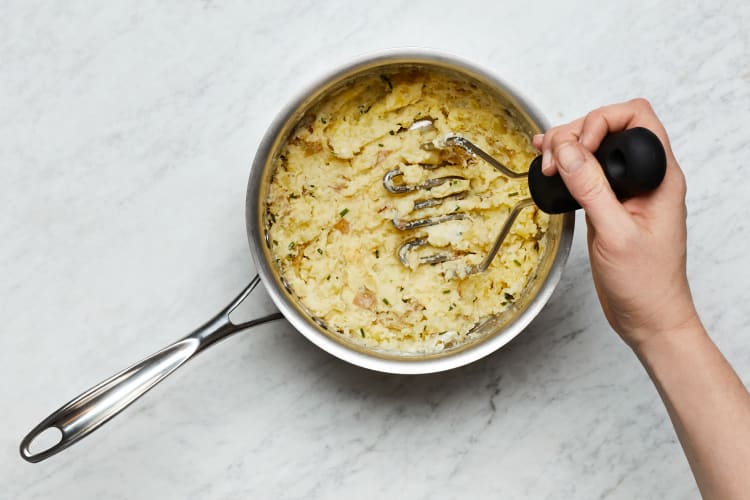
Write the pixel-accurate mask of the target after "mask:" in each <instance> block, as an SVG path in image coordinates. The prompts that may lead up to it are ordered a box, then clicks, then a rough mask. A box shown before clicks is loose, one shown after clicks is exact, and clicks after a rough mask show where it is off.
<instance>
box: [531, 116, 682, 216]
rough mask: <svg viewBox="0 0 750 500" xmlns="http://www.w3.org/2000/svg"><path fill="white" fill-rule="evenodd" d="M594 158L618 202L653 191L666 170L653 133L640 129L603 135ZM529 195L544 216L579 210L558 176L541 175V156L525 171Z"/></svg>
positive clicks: (660, 145)
mask: <svg viewBox="0 0 750 500" xmlns="http://www.w3.org/2000/svg"><path fill="white" fill-rule="evenodd" d="M594 156H595V157H596V159H597V160H599V163H600V164H601V165H602V168H603V169H604V175H606V177H607V180H608V181H609V184H610V186H612V191H614V193H615V195H616V196H617V198H618V199H620V200H625V199H627V198H632V197H634V196H638V195H640V194H643V193H646V192H648V191H652V190H654V189H656V188H657V187H658V186H659V184H661V181H662V179H664V174H665V172H666V170H667V156H666V154H665V152H664V146H662V144H661V141H660V140H659V138H658V137H656V135H655V134H654V133H653V132H651V131H650V130H648V129H646V128H643V127H636V128H631V129H628V130H623V131H622V132H615V133H613V134H609V135H607V136H606V137H605V138H604V140H603V141H602V143H601V145H600V146H599V149H597V150H596V152H595V153H594ZM529 191H530V192H531V197H532V198H533V200H534V203H536V205H537V206H538V207H539V208H540V209H542V211H544V212H547V213H548V214H561V213H564V212H572V211H574V210H578V209H579V208H581V205H579V204H578V202H577V201H576V200H575V199H574V198H573V196H572V195H571V194H570V192H569V191H568V188H567V187H565V184H564V183H563V180H562V178H561V177H560V174H555V175H553V176H549V177H548V176H546V175H544V174H542V157H541V156H537V157H536V158H534V161H532V162H531V166H530V167H529Z"/></svg>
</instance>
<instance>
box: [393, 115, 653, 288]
mask: <svg viewBox="0 0 750 500" xmlns="http://www.w3.org/2000/svg"><path fill="white" fill-rule="evenodd" d="M430 126H432V123H431V122H430V121H429V120H421V121H418V122H415V123H414V124H413V125H412V126H411V127H410V128H409V129H410V130H415V129H423V128H427V127H430ZM422 148H423V149H426V150H433V149H444V148H460V149H462V150H464V151H465V152H466V153H468V154H469V155H470V156H471V157H473V158H480V159H482V160H484V161H485V162H487V163H488V164H490V165H491V166H492V167H494V168H495V169H496V170H498V171H499V172H500V173H501V174H503V175H504V176H505V177H507V178H509V179H511V180H514V181H522V180H524V179H526V181H527V182H528V185H529V192H530V193H531V197H530V198H525V199H521V200H519V201H518V202H517V203H516V204H515V205H514V206H513V208H512V209H511V211H510V214H509V215H508V217H507V218H506V219H505V221H504V222H503V225H502V227H501V228H500V231H499V233H498V236H497V238H495V242H494V243H493V245H492V247H491V248H490V251H489V252H488V253H487V255H486V256H485V257H484V259H482V261H481V263H479V264H476V265H468V266H466V267H465V269H464V270H463V271H462V272H461V273H460V274H461V275H462V276H465V275H469V274H474V273H481V272H484V271H486V270H487V268H488V267H489V265H490V264H491V263H492V260H493V259H494V258H495V256H496V255H497V253H498V251H499V250H500V247H501V246H502V244H503V241H504V240H505V238H506V237H507V236H508V233H509V232H510V230H511V228H512V227H513V223H514V222H515V220H516V218H517V217H518V214H519V213H520V212H521V211H522V210H523V209H524V208H526V207H529V206H532V205H534V204H536V206H538V207H539V208H540V209H541V210H542V211H544V212H546V213H548V214H561V213H565V212H571V211H575V210H577V209H579V208H581V206H580V205H579V204H578V202H576V201H575V199H574V198H573V196H572V195H571V194H570V192H569V191H568V189H567V188H566V187H565V184H564V183H563V181H562V178H561V177H560V175H559V174H555V175H553V176H546V175H544V174H542V157H541V156H537V157H536V158H535V159H534V160H533V161H532V162H531V165H530V166H529V170H528V172H524V173H518V172H514V171H513V170H511V169H509V168H508V167H506V166H505V165H503V164H502V163H500V162H499V161H497V160H496V159H495V158H493V157H492V156H491V155H489V154H488V153H487V152H485V151H483V150H482V149H481V148H479V147H478V146H477V145H476V144H474V143H472V142H471V141H469V140H468V139H467V138H465V137H463V136H460V135H457V134H450V135H448V136H446V137H443V138H441V139H437V140H435V141H431V142H427V143H424V144H422ZM594 156H595V157H596V159H597V160H598V161H599V163H600V164H601V166H602V168H603V170H604V174H605V176H606V177H607V180H608V181H609V183H610V186H612V190H613V191H614V193H615V195H616V196H617V197H618V199H620V200H624V199H627V198H632V197H633V196H637V195H639V194H643V193H646V192H648V191H651V190H653V189H656V187H657V186H659V184H660V183H661V181H662V179H664V174H665V173H666V165H667V160H666V154H665V152H664V147H663V146H662V144H661V141H660V140H659V138H658V137H657V136H656V135H655V134H654V133H653V132H651V131H650V130H648V129H645V128H643V127H636V128H632V129H628V130H624V131H622V132H615V133H612V134H609V135H607V136H606V137H605V138H604V140H603V141H602V143H601V145H600V146H599V149H597V151H596V152H595V153H594ZM425 168H427V167H425ZM429 168H431V169H432V168H435V167H429ZM401 175H402V173H401V171H400V170H399V169H394V170H390V171H389V172H387V173H386V174H385V176H384V177H383V186H384V187H385V189H386V190H387V191H388V192H389V193H392V194H396V195H399V194H405V193H410V192H414V191H427V192H429V191H430V190H431V189H433V188H434V187H437V186H440V185H442V184H445V183H446V182H451V181H456V180H467V179H466V178H465V177H462V176H456V175H450V176H444V177H437V178H432V179H428V180H427V181H425V182H423V183H421V184H418V185H406V184H400V183H397V182H396V181H395V180H396V179H397V178H399V177H400V176H401ZM468 193H469V192H468V191H461V192H459V193H454V194H451V195H449V196H445V197H440V198H437V197H433V198H427V199H424V200H418V201H416V202H415V203H414V209H415V210H419V209H422V208H427V207H434V206H438V205H441V204H442V203H444V202H445V201H446V200H448V199H461V198H464V197H466V196H467V195H468ZM469 218H470V217H469V215H468V214H466V213H463V212H459V211H455V212H452V213H449V214H445V215H439V216H433V217H426V218H421V219H412V220H403V219H401V218H394V219H393V221H392V222H393V226H394V227H395V228H396V229H398V230H400V231H412V230H415V229H418V228H423V227H427V226H433V225H436V224H442V223H444V222H448V221H452V220H464V219H469ZM425 245H428V240H427V238H426V237H415V238H411V239H409V240H407V241H405V242H404V243H403V244H402V245H401V246H400V247H399V249H398V257H399V260H400V261H401V263H402V264H403V265H404V266H407V267H411V266H410V262H409V253H410V252H412V251H414V250H416V249H417V248H419V247H422V246H425ZM460 256H461V254H459V253H457V252H439V253H435V254H432V255H427V256H422V257H420V258H419V259H418V264H438V263H441V262H446V261H449V260H455V259H457V258H459V257H460Z"/></svg>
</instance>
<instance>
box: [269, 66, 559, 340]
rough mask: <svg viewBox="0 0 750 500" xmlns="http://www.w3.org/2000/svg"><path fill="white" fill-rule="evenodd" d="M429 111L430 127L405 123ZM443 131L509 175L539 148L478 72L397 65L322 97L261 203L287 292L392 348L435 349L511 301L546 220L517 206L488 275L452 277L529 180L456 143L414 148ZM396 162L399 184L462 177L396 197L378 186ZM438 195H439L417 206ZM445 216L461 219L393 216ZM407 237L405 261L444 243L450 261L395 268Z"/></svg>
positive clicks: (336, 323) (486, 242)
mask: <svg viewBox="0 0 750 500" xmlns="http://www.w3.org/2000/svg"><path fill="white" fill-rule="evenodd" d="M425 119H429V120H431V121H432V123H433V126H432V127H427V128H424V129H418V130H409V127H410V126H411V125H412V124H413V123H414V122H416V121H420V120H425ZM448 133H457V134H460V135H462V136H464V137H466V138H467V139H469V140H471V141H472V142H474V143H475V144H477V145H478V146H479V147H480V148H482V149H484V150H485V151H487V152H488V153H490V154H491V155H492V156H493V157H495V158H496V159H498V160H499V161H500V162H502V163H504V164H505V165H506V166H508V167H509V168H511V169H512V170H515V171H518V172H523V171H526V170H527V169H528V165H529V163H530V162H531V160H532V159H533V158H534V156H535V155H536V151H535V149H534V147H533V146H532V145H531V142H530V138H529V133H528V132H527V131H525V130H523V129H522V128H521V126H520V125H519V124H518V122H517V121H516V120H514V119H513V115H512V113H511V112H509V111H507V110H506V109H505V107H504V106H503V105H502V103H501V102H499V101H498V100H497V99H495V98H493V96H492V95H490V94H489V93H486V92H483V91H482V90H481V88H480V87H478V86H477V85H475V84H474V83H471V82H469V81H467V80H462V79H459V78H456V77H454V76H450V75H447V74H443V73H439V72H433V71H426V70H420V71H417V70H403V71H401V72H396V73H389V74H382V75H374V76H371V77H365V78H360V79H359V80H357V81H355V82H354V83H352V84H350V85H347V86H346V87H345V88H343V89H341V90H339V91H337V92H336V93H335V94H334V95H332V96H329V97H327V98H326V99H325V100H324V101H322V102H321V103H319V104H318V105H317V106H316V107H315V108H314V109H313V110H312V111H311V112H309V113H308V114H307V115H306V117H305V118H304V119H303V120H302V121H301V122H300V123H299V124H298V126H297V127H296V129H295V131H294V132H293V133H292V134H291V136H290V138H289V139H288V140H287V142H286V144H285V145H284V146H283V147H282V153H281V154H280V155H279V156H278V158H277V159H275V165H274V174H273V178H272V181H271V185H270V189H269V196H268V201H267V208H266V210H267V212H266V215H267V217H266V220H267V221H268V240H269V241H270V242H271V251H272V253H273V255H274V260H275V262H276V263H277V265H278V267H279V272H280V274H281V275H282V277H283V278H284V280H285V281H286V282H287V284H288V285H289V286H290V288H291V290H292V291H293V293H294V294H295V295H296V296H297V297H298V299H299V300H300V302H301V303H302V304H303V305H304V307H305V308H307V310H308V311H309V312H310V313H311V314H312V315H313V316H315V317H317V318H319V319H320V320H322V321H323V322H324V323H325V324H326V325H327V326H328V328H329V329H330V330H331V331H332V332H337V333H338V334H340V335H344V336H346V337H348V338H350V339H351V340H354V341H356V342H358V343H360V344H362V345H364V346H367V347H369V348H374V349H377V350H381V351H386V352H389V353H400V354H426V353H435V352H439V351H441V350H444V349H448V348H451V347H455V346H457V345H460V344H461V343H463V342H465V341H466V340H467V339H468V338H470V337H471V333H470V332H471V329H472V328H473V327H474V326H475V325H476V324H477V323H478V322H479V321H481V320H482V319H484V318H486V317H488V316H491V315H495V314H498V313H500V312H502V311H503V310H504V309H505V308H507V307H510V306H511V305H512V304H513V302H514V301H515V300H516V299H517V298H518V297H519V296H520V294H521V293H522V292H523V290H524V288H525V287H526V285H527V283H528V282H529V280H530V279H531V278H532V277H533V275H534V272H535V269H536V267H537V265H538V263H539V259H540V256H541V255H542V254H543V252H544V245H545V241H546V239H545V238H544V234H545V232H546V230H547V227H548V222H549V221H548V216H547V215H546V214H544V213H543V212H541V211H539V210H538V209H537V208H536V207H529V208H526V209H524V210H523V211H522V212H521V214H520V216H519V217H518V220H517V221H516V223H515V224H514V226H513V229H512V230H511V233H510V234H509V235H508V237H507V238H506V240H505V243H504V244H503V247H502V248H501V250H500V252H499V254H498V255H497V257H496V258H495V259H494V261H493V262H492V264H491V266H490V268H489V269H488V271H487V272H485V273H481V274H473V275H469V276H464V277H460V276H461V270H462V269H465V268H466V266H467V265H469V264H478V263H479V262H481V260H482V259H483V258H484V256H486V255H487V253H488V251H489V248H490V247H491V245H492V243H493V242H494V240H495V238H496V237H497V234H498V232H499V230H500V227H501V226H502V224H503V221H504V220H505V218H506V217H507V216H508V214H509V213H510V210H511V208H512V206H513V205H514V204H515V203H516V202H517V201H518V200H521V199H524V198H527V197H528V196H529V194H528V187H527V186H526V183H525V181H523V180H520V181H514V180H510V179H508V178H506V177H504V176H502V174H500V173H499V172H497V171H496V170H495V169H493V168H492V167H491V166H489V165H488V164H486V163H485V162H483V161H482V160H480V159H476V158H473V157H471V156H470V155H468V154H466V153H465V152H464V151H462V150H460V149H447V148H433V149H429V148H424V147H422V145H423V144H425V143H429V142H432V141H436V140H439V139H440V138H441V137H443V136H445V135H446V134H448ZM393 169H400V170H401V172H402V173H403V175H402V176H400V177H398V178H397V179H396V182H397V183H403V184H408V185H415V184H420V183H422V182H424V181H426V180H427V179H430V178H436V177H443V176H450V175H454V176H460V177H464V178H465V179H466V180H460V179H455V180H452V181H450V182H446V183H444V184H443V185H441V186H439V187H435V188H433V189H432V190H431V191H429V192H425V191H416V192H412V193H407V194H403V195H394V194H391V193H389V192H388V191H386V189H385V188H384V187H383V176H384V175H385V174H386V173H387V172H388V171H390V170H393ZM464 191H467V193H466V195H465V197H463V198H461V196H462V195H461V194H460V193H462V192H464ZM436 197H438V198H440V197H447V198H446V199H445V201H444V202H443V203H442V204H441V205H439V206H433V207H427V208H420V209H415V202H418V201H419V200H423V199H425V198H436ZM447 213H462V214H465V215H466V217H465V218H464V219H462V220H455V221H450V222H446V223H443V224H439V225H436V226H432V227H427V228H423V229H417V230H414V231H409V232H404V231H399V230H397V229H396V228H395V227H394V225H393V223H392V221H393V220H394V219H397V220H402V221H408V220H413V219H419V218H423V217H429V216H433V215H442V214H447ZM415 236H423V237H426V238H428V241H429V245H427V246H424V247H420V248H419V249H418V250H416V251H415V252H414V254H415V255H414V256H413V257H412V258H411V259H410V262H413V263H416V258H417V257H419V256H420V255H430V254H434V253H438V252H446V251H447V252H450V253H452V254H455V255H456V256H457V258H456V259H455V260H451V261H448V262H444V263H440V264H435V265H416V264H414V265H412V266H411V268H410V267H406V266H404V265H403V264H401V262H400V261H399V258H398V256H397V252H398V249H399V247H400V246H401V245H402V244H403V243H404V242H405V241H407V240H408V239H410V238H413V237H415Z"/></svg>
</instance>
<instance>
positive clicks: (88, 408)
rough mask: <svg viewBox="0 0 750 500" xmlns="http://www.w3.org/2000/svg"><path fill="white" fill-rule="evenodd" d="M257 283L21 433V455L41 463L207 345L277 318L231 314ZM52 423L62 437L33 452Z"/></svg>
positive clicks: (94, 427)
mask: <svg viewBox="0 0 750 500" xmlns="http://www.w3.org/2000/svg"><path fill="white" fill-rule="evenodd" d="M259 283H260V277H259V276H257V275H256V276H255V277H254V278H253V279H252V280H251V281H250V284H249V285H248V286H247V287H246V288H245V289H244V290H243V291H242V293H240V294H239V295H238V296H237V297H236V298H235V299H234V300H233V301H232V302H231V303H230V304H229V305H228V306H226V307H225V308H224V309H223V310H222V311H221V312H220V313H219V314H217V315H216V316H214V317H213V318H212V319H210V320H209V321H208V322H207V323H205V324H204V325H203V326H201V327H200V328H198V329H197V330H195V331H194V332H192V333H191V334H189V335H187V336H185V337H183V338H182V339H180V340H178V341H177V342H175V343H173V344H170V345H168V346H167V347H165V348H164V349H162V350H160V351H159V352H157V353H155V354H152V355H151V356H149V357H147V358H145V359H143V360H141V361H139V362H138V363H136V364H134V365H132V366H130V367H129V368H126V369H125V370H123V371H121V372H119V373H117V374H115V375H112V376H111V377H109V378H108V379H106V380H104V381H103V382H100V383H99V384H97V385H95V386H94V387H92V388H91V389H89V390H88V391H86V392H84V393H83V394H81V395H80V396H78V397H77V398H75V399H73V400H72V401H70V402H68V403H66V404H64V405H63V406H62V407H60V408H59V409H58V410H57V411H55V412H54V413H52V414H51V415H50V416H49V417H47V418H45V419H44V420H42V422H41V423H40V424H39V425H37V426H36V427H34V428H33V429H32V430H31V432H29V433H28V434H27V435H26V437H24V438H23V440H22V441H21V446H20V452H21V456H22V457H23V458H24V459H25V460H27V461H29V462H40V461H42V460H44V459H45V458H49V457H51V456H52V455H54V454H56V453H59V452H60V451H62V450H64V449H65V448H67V447H68V446H70V445H72V444H73V443H75V442H76V441H78V440H80V439H82V438H84V437H86V436H88V435H89V434H91V433H92V432H94V431H95V430H96V429H98V428H99V427H100V426H101V425H102V424H104V423H105V422H107V421H108V420H109V419H111V418H112V417H114V416H115V415H117V414H118V413H120V412H121V411H122V410H124V409H125V408H127V407H128V406H129V405H130V404H131V403H132V402H134V401H135V400H136V399H138V398H139V397H141V396H143V395H144V394H145V393H146V392H148V390H149V389H151V388H152V387H154V386H155V385H156V384H158V383H159V382H161V381H162V380H164V378H165V377H167V375H169V374H171V373H172V372H174V371H175V370H176V369H177V368H179V367H180V366H182V365H183V364H185V362H187V361H188V360H189V359H192V358H193V357H194V356H195V355H196V354H198V353H199V352H201V351H202V350H204V349H205V348H206V347H208V346H210V345H212V344H214V343H216V342H218V341H219V340H222V339H224V338H226V337H228V336H229V335H232V334H233V333H237V332H239V331H241V330H245V329H247V328H250V327H253V326H256V325H259V324H262V323H266V322H268V321H273V320H275V319H281V318H282V317H283V316H282V315H281V314H280V313H275V314H270V315H268V316H264V317H261V318H257V319H253V320H250V321H245V322H243V323H233V322H232V321H231V320H230V319H229V315H230V314H231V313H232V311H234V310H235V309H236V308H237V306H239V305H240V304H241V303H242V302H243V301H244V300H245V299H246V298H247V297H248V296H249V295H250V293H251V292H252V291H253V290H254V289H255V287H257V286H258V284H259ZM51 428H56V429H58V430H59V431H60V433H61V438H60V441H58V442H57V443H56V444H54V445H52V446H50V447H48V448H46V449H44V450H42V451H37V452H34V451H31V446H32V443H33V441H34V440H35V439H36V438H37V437H38V436H39V435H41V434H42V433H43V432H45V431H46V430H48V429H51Z"/></svg>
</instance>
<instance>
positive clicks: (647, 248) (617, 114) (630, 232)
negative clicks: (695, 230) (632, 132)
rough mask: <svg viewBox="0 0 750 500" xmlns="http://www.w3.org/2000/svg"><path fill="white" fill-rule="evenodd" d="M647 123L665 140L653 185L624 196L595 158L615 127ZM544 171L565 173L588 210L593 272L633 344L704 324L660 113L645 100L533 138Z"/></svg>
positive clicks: (679, 188) (678, 175) (679, 178)
mask: <svg viewBox="0 0 750 500" xmlns="http://www.w3.org/2000/svg"><path fill="white" fill-rule="evenodd" d="M634 127H645V128H647V129H649V130H651V131H652V132H654V133H655V134H656V135H657V137H659V139H660V140H661V142H662V144H663V145H664V149H665V152H666V155H667V169H666V174H665V176H664V180H663V181H662V183H661V185H660V186H659V187H658V188H657V189H656V190H654V191H652V192H650V193H647V194H645V195H641V196H638V197H636V198H632V199H629V200H626V201H624V202H622V203H621V202H620V201H618V200H617V198H616V197H615V195H614V193H613V192H612V189H611V188H610V187H609V183H608V182H607V180H606V177H605V176H604V172H603V170H602V168H601V165H599V163H598V162H597V160H596V158H594V156H593V154H592V152H593V151H596V149H597V148H598V147H599V144H600V143H601V141H602V139H604V137H605V136H606V135H607V134H608V133H612V132H618V131H621V130H626V129H630V128H634ZM534 145H535V146H536V147H537V148H538V149H539V150H541V151H542V154H543V159H542V172H543V173H544V174H546V175H552V174H554V173H556V172H559V173H560V176H561V177H562V179H563V181H564V182H565V185H566V186H567V187H568V190H569V191H570V193H571V194H572V195H573V197H574V198H575V199H576V201H578V203H579V204H580V205H581V207H582V208H583V209H584V210H585V211H586V222H587V226H588V247H589V258H590V260H591V272H592V275H593V278H594V285H595V286H596V291H597V294H598V296H599V301H600V302H601V305H602V309H603V310H604V314H605V316H606V317H607V320H608V321H609V323H610V325H612V328H614V329H615V331H617V333H619V334H620V336H621V337H622V339H623V340H624V341H625V342H626V343H627V344H628V345H630V346H631V347H632V348H633V349H636V350H637V349H639V348H640V347H641V346H642V345H643V344H644V342H646V341H647V340H649V339H651V338H654V337H656V336H660V335H663V334H669V333H674V332H677V331H679V330H680V329H682V328H683V327H686V326H688V325H692V324H694V323H695V322H699V320H698V317H697V314H696V312H695V308H694V306H693V300H692V297H691V294H690V288H689V286H688V281H687V275H686V270H685V261H686V239H687V228H686V216H687V212H686V208H685V190H686V186H685V177H684V175H683V173H682V171H681V170H680V166H679V165H678V164H677V160H676V159H675V157H674V154H673V153H672V149H671V147H670V144H669V138H668V137H667V133H666V131H665V130H664V126H663V125H662V123H661V121H659V118H658V117H657V116H656V114H655V113H654V111H653V109H652V108H651V106H650V104H649V103H648V102H647V101H646V100H644V99H635V100H632V101H628V102H625V103H621V104H614V105H611V106H605V107H603V108H599V109H597V110H595V111H592V112H591V113H589V114H588V115H586V116H585V117H582V118H579V119H578V120H575V121H573V122H571V123H569V124H567V125H561V126H558V127H553V128H551V129H549V130H548V131H547V132H546V133H544V134H540V135H537V136H535V137H534Z"/></svg>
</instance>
